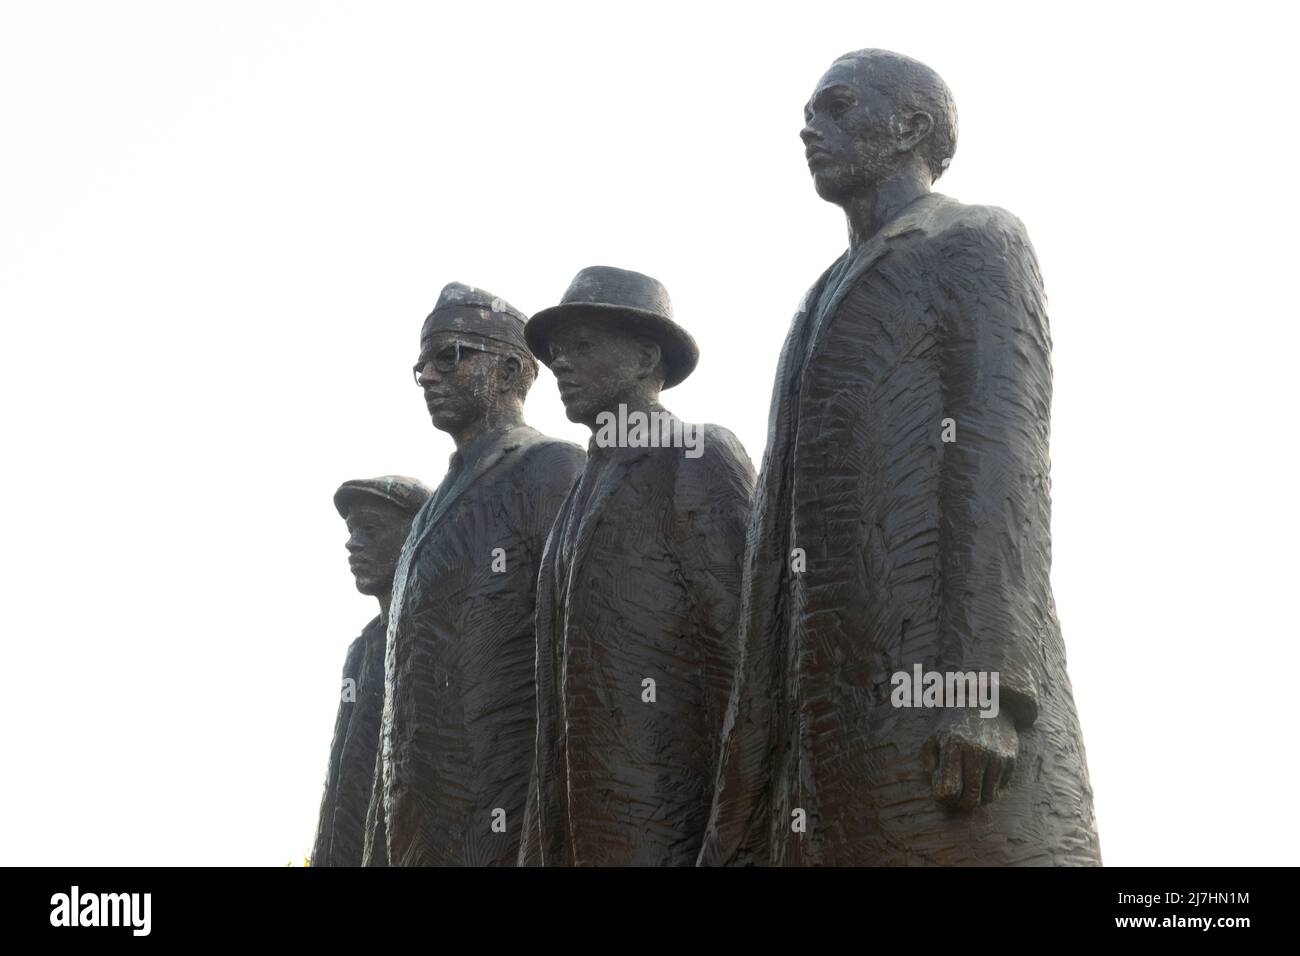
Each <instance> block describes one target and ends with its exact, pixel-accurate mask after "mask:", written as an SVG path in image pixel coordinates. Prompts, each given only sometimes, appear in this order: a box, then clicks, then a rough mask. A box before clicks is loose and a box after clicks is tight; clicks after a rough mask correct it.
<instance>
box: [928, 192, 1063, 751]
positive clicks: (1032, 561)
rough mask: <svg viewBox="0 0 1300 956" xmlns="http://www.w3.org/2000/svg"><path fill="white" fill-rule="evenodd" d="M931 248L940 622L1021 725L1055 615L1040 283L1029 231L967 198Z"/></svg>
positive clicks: (967, 664)
mask: <svg viewBox="0 0 1300 956" xmlns="http://www.w3.org/2000/svg"><path fill="white" fill-rule="evenodd" d="M939 249H940V252H941V255H942V260H941V262H940V264H939V265H938V266H937V267H936V275H937V276H938V277H939V278H938V282H939V284H940V286H941V290H940V296H939V300H938V301H939V307H940V311H941V312H942V317H943V318H942V321H943V323H944V334H943V337H942V346H941V355H940V359H941V377H942V382H943V394H944V403H945V406H944V416H945V419H946V420H945V421H944V422H943V423H940V426H941V428H942V427H943V426H947V430H948V435H947V436H946V438H945V440H944V441H943V443H942V445H941V453H942V456H943V457H942V467H941V487H940V516H939V518H940V524H939V527H940V548H941V560H942V575H943V584H942V588H943V592H942V606H941V611H940V626H941V629H942V631H943V633H944V640H945V646H947V647H950V648H956V647H959V648H960V659H961V665H962V669H963V670H965V671H984V672H997V673H998V675H999V690H1000V701H1001V706H1002V707H1003V708H1006V709H1007V710H1008V711H1009V713H1010V715H1011V716H1012V717H1013V719H1014V720H1015V722H1016V725H1017V726H1018V727H1020V728H1021V729H1024V728H1026V727H1028V726H1030V725H1032V724H1033V722H1034V720H1035V718H1036V717H1037V713H1038V695H1039V688H1040V686H1041V683H1042V671H1043V663H1042V661H1043V640H1044V634H1045V631H1046V629H1047V628H1048V626H1049V624H1050V621H1052V620H1054V618H1055V610H1054V607H1053V603H1052V595H1051V583H1050V570H1051V543H1050V540H1051V539H1050V529H1049V522H1050V515H1051V504H1050V469H1049V463H1048V431H1049V425H1050V415H1051V399H1052V370H1051V339H1050V335H1049V332H1048V325H1047V312H1046V305H1045V300H1044V296H1043V290H1042V280H1041V278H1040V276H1039V272H1038V265H1037V262H1036V260H1035V257H1034V252H1033V249H1032V247H1031V246H1030V244H1029V239H1028V237H1027V236H1026V234H1025V230H1024V227H1023V226H1022V225H1021V224H1020V221H1019V220H1017V219H1016V218H1015V217H1013V216H1011V215H1010V214H1009V213H1006V212H1004V211H1003V210H1000V209H993V208H987V207H986V208H981V207H969V212H968V213H967V214H966V215H965V216H964V217H963V218H962V219H961V220H959V221H958V222H957V223H955V224H954V225H952V226H950V227H949V228H948V229H947V230H946V231H945V233H944V234H943V235H942V237H941V240H940V242H939ZM947 419H950V420H951V421H947Z"/></svg>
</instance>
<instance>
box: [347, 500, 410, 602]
mask: <svg viewBox="0 0 1300 956" xmlns="http://www.w3.org/2000/svg"><path fill="white" fill-rule="evenodd" d="M347 524H348V543H347V549H348V567H350V568H351V569H352V576H353V577H354V578H355V579H356V582H357V590H358V591H360V592H361V593H362V594H368V595H371V596H372V597H379V596H380V595H383V594H386V593H388V591H389V589H391V588H392V586H393V574H394V572H395V571H396V570H397V558H398V555H399V554H400V553H401V550H402V544H403V543H404V542H405V541H406V535H407V533H408V532H409V531H410V530H411V516H410V515H409V514H407V513H406V512H405V511H403V510H402V509H401V508H398V507H397V506H396V505H393V504H390V503H389V502H387V501H384V500H383V499H381V498H375V499H374V500H373V501H359V502H357V503H356V504H355V505H353V506H352V508H351V510H350V511H348V516H347Z"/></svg>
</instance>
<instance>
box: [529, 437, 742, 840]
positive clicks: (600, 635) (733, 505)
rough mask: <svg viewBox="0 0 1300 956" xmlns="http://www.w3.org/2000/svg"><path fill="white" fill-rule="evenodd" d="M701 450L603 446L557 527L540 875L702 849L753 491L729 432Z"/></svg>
mask: <svg viewBox="0 0 1300 956" xmlns="http://www.w3.org/2000/svg"><path fill="white" fill-rule="evenodd" d="M702 447H703V454H702V455H701V456H700V457H699V458H695V459H692V458H687V457H685V456H684V454H683V450H682V449H680V448H617V449H614V448H605V449H601V448H597V447H595V446H594V444H593V446H592V447H591V448H590V449H589V454H588V464H587V470H586V471H585V472H584V474H583V476H582V479H581V481H580V482H579V483H578V484H577V485H576V486H575V487H574V489H573V492H572V493H571V494H570V495H569V497H568V499H567V500H566V501H565V504H564V507H563V508H562V509H561V511H560V514H559V517H558V518H557V519H556V523H555V528H554V530H553V531H552V533H551V536H550V538H549V540H548V541H547V545H546V554H545V556H544V557H543V559H542V569H541V578H540V581H539V584H538V603H537V706H538V727H537V754H536V764H535V767H534V771H533V781H532V785H531V789H530V793H529V820H528V822H527V831H526V834H525V838H524V841H525V842H524V846H523V848H522V850H521V854H520V860H521V863H523V864H525V865H545V866H571V865H653V866H689V865H692V864H693V863H694V861H695V857H696V855H697V854H698V851H699V847H700V841H701V839H702V838H703V835H704V826H705V823H706V821H707V819H708V812H709V804H710V801H711V797H712V789H713V776H714V773H715V770H716V759H717V741H718V734H719V733H720V731H721V727H722V717H723V713H724V711H725V709H726V702H727V694H728V691H729V689H730V685H731V675H732V671H733V666H734V659H735V642H736V615H737V611H738V609H739V594H740V563H741V558H742V556H743V553H744V535H745V520H746V517H747V514H748V508H749V499H750V494H751V492H752V490H753V482H754V470H753V466H752V465H751V464H750V462H749V458H748V457H747V456H746V454H745V451H744V449H743V447H742V446H741V445H740V443H739V442H738V441H737V440H736V438H735V436H733V435H732V434H731V433H730V432H728V431H727V430H726V429H723V428H718V427H716V426H705V430H704V432H703V444H702ZM647 680H653V681H654V685H653V689H654V700H653V701H652V702H651V701H648V700H646V699H645V698H646V697H648V696H649V694H648V691H649V689H650V685H647V684H646V683H645V682H646V681H647Z"/></svg>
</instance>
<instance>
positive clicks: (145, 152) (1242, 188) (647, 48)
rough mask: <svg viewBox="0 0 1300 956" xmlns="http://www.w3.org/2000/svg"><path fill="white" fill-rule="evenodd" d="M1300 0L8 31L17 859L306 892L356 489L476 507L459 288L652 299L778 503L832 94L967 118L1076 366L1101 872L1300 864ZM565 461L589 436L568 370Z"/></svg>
mask: <svg viewBox="0 0 1300 956" xmlns="http://www.w3.org/2000/svg"><path fill="white" fill-rule="evenodd" d="M1283 9H1284V5H1282V4H1277V5H1271V4H1270V5H1262V4H1261V5H1252V4H1247V3H1232V4H1216V5H1214V6H1213V7H1199V6H1195V5H1189V4H1176V5H1168V6H1165V5H1155V4H1151V5H1146V4H1139V3H1133V2H1126V3H1122V4H1117V5H1114V6H1105V5H1101V4H1096V3H1093V4H1088V5H1085V6H1079V5H1073V6H1071V7H1069V8H1067V7H1065V6H1064V5H1058V4H1044V3H1034V4H1025V5H1015V6H1004V5H993V4H985V3H964V4H953V5H946V4H938V3H933V2H930V3H925V4H917V3H912V2H907V3H903V2H891V3H868V2H863V0H857V2H853V3H843V4H817V3H810V2H800V3H797V4H794V3H791V4H782V5H780V6H774V7H766V6H759V5H757V4H753V3H749V4H737V5H727V6H725V7H724V6H723V5H721V4H713V3H708V4H705V3H699V2H695V3H689V4H682V5H671V4H665V3H662V2H659V3H655V4H653V5H652V4H642V5H638V6H637V7H635V8H633V7H624V6H621V5H617V6H616V5H613V4H610V3H596V4H590V5H581V6H579V5H573V6H568V7H565V8H564V10H563V12H558V11H557V9H555V8H553V5H551V4H546V5H542V4H531V5H525V4H519V5H504V4H489V3H483V2H475V3H458V4H455V5H451V4H437V5H434V4H418V5H416V4H413V5H410V6H404V5H396V4H382V3H376V2H366V3H355V4H326V3H301V4H294V3H230V2H222V3H210V4H195V3H184V4H178V3H153V4H138V3H137V4H113V5H109V4H92V3H84V4H53V3H39V4H38V3H13V2H5V3H4V5H3V6H0V321H2V322H3V325H2V326H0V329H2V331H3V338H2V340H0V341H3V346H0V390H2V391H0V398H2V399H3V408H4V415H3V430H4V431H3V441H2V443H0V448H3V450H4V458H5V464H4V466H3V472H2V473H0V483H2V484H3V500H4V501H5V502H6V505H7V508H6V520H5V522H4V525H5V528H6V531H7V535H8V541H7V542H6V547H5V548H4V551H3V557H0V562H2V563H3V567H2V568H0V580H2V581H3V603H2V604H0V635H3V640H4V652H3V661H4V663H3V672H4V677H5V680H4V684H5V687H6V693H5V695H4V698H3V699H4V709H3V719H2V721H0V727H3V729H2V730H0V766H3V767H4V768H5V769H4V773H5V777H6V784H5V785H4V786H3V787H0V862H3V863H36V864H146V863H158V864H169V863H170V864H208V863H211V864H272V865H277V864H283V863H284V862H286V861H287V860H289V859H290V858H294V859H295V860H297V861H300V860H301V857H302V856H303V855H304V854H305V853H306V852H307V851H308V850H309V849H310V845H311V839H312V835H313V832H314V826H315V820H316V812H317V808H318V804H319V800H320V794H321V787H322V783H323V780H324V773H325V764H326V759H327V756H328V748H329V743H330V735H331V732H332V729H333V720H334V712H335V708H336V706H337V701H338V679H339V670H340V668H341V666H342V663H343V656H344V651H345V649H346V647H347V645H348V643H349V642H350V641H351V640H352V639H353V638H354V637H355V636H356V635H357V634H358V633H360V630H361V628H362V626H363V625H364V624H365V622H366V621H367V620H369V619H370V617H371V616H372V615H373V614H374V613H375V610H376V608H375V604H374V602H373V600H372V599H369V598H365V597H362V596H361V595H359V594H357V593H356V591H355V589H354V588H353V584H352V578H351V575H350V573H349V571H348V567H347V563H346V560H345V558H346V554H345V552H344V548H343V542H344V540H345V537H346V532H345V528H344V526H343V522H342V521H341V520H340V519H339V518H338V516H337V514H336V513H335V511H334V509H333V506H332V504H331V495H332V493H333V491H334V489H335V487H336V486H337V485H338V484H339V483H340V482H341V481H343V480H344V479H348V478H353V477H364V476H371V475H377V474H384V473H390V472H395V473H405V474H411V475H417V476H419V477H421V478H423V479H424V480H425V481H427V482H429V483H430V484H436V482H437V481H438V480H439V478H440V477H441V475H442V472H443V470H444V469H445V467H446V461H447V456H448V455H449V454H450V453H451V451H452V445H451V442H450V440H449V439H448V438H446V437H445V436H443V435H442V434H441V433H439V432H436V431H435V430H434V429H433V427H432V426H431V425H430V423H429V421H428V419H427V416H426V413H425V409H424V405H423V402H422V400H421V397H420V394H419V392H418V391H417V390H416V388H415V386H414V385H413V384H412V383H411V379H410V371H409V369H410V366H411V364H412V362H413V361H414V359H415V356H416V352H417V348H418V337H419V328H420V323H421V321H422V320H423V318H424V316H425V314H426V313H427V312H428V311H429V308H430V307H431V306H432V304H433V302H434V299H435V297H436V295H437V293H438V290H439V289H440V288H441V287H442V285H443V284H444V283H446V282H448V281H450V280H453V279H455V280H461V281H465V282H469V283H472V284H475V285H480V286H483V287H484V288H487V289H489V290H491V291H493V292H495V293H497V294H499V295H501V296H503V297H505V298H506V299H508V300H510V301H511V302H513V303H514V304H515V305H517V306H519V307H520V308H521V309H523V310H524V311H526V312H529V313H532V312H534V311H537V310H539V309H541V308H543V307H545V306H547V305H551V304H554V303H555V302H557V301H558V299H559V296H560V295H561V293H562V292H563V291H564V289H565V287H566V286H567V285H568V283H569V280H570V279H571V277H572V276H573V274H574V273H575V272H576V271H577V270H578V269H579V268H581V267H583V266H587V265H593V264H607V265H617V266H622V267H626V268H632V269H637V270H640V271H643V272H647V273H649V274H651V275H653V276H655V277H657V278H659V279H661V280H662V281H663V282H664V283H665V284H666V285H667V286H668V288H669V291H670V293H671V295H672V297H673V302H674V306H675V309H676V313H677V317H678V319H679V321H680V322H681V323H682V324H683V325H684V326H685V327H686V328H687V329H689V330H690V331H691V332H692V333H693V334H694V335H695V336H696V338H697V339H698V341H699V343H700V347H701V351H702V360H701V362H700V366H699V369H698V371H697V372H696V373H695V375H694V377H692V378H691V379H690V380H688V381H687V382H686V383H685V384H684V385H682V386H681V387H679V388H677V389H674V390H672V391H670V392H668V393H666V395H665V400H666V404H667V405H668V406H669V407H670V408H672V409H673V410H674V411H676V412H677V413H678V414H680V415H682V416H683V417H684V418H686V419H687V420H693V421H712V422H717V423H720V424H723V425H726V426H728V427H730V428H731V429H732V430H733V431H735V432H736V433H737V434H738V435H739V436H740V438H741V439H742V440H743V441H744V442H745V444H746V446H747V447H748V449H749V452H750V455H751V457H752V458H753V459H754V461H755V464H756V465H757V464H758V462H759V460H760V459H761V456H762V452H763V445H764V441H765V437H766V427H767V422H766V419H767V408H768V400H769V397H770V392H771V386H772V375H773V371H774V368H775V364H776V358H777V351H778V349H779V347H780V345H781V342H782V340H783V337H784V335H785V332H786V329H787V326H788V323H789V320H790V317H791V315H792V313H793V311H794V308H795V305H796V303H797V302H798V300H799V298H800V296H801V295H802V294H803V292H804V290H805V288H806V287H807V286H809V285H810V284H811V283H812V282H813V281H814V280H815V279H816V277H817V276H818V274H819V273H820V272H821V270H822V269H823V268H825V267H826V266H827V265H828V264H829V263H830V262H831V261H832V260H833V259H834V257H835V256H836V255H837V254H838V252H839V251H840V250H841V249H842V248H843V247H844V245H845V232H844V227H843V223H842V218H841V215H840V213H839V211H838V210H837V209H836V208H835V207H833V206H830V205H828V204H826V203H823V202H822V201H821V200H819V199H818V198H817V196H816V194H815V193H814V192H813V189H812V186H811V182H810V180H809V176H808V172H807V169H806V166H805V164H804V159H803V153H802V145H801V143H800V142H799V139H798V132H799V129H800V128H801V126H802V117H801V110H802V107H803V104H804V101H805V100H806V99H807V97H808V95H809V93H810V92H811V90H812V88H813V85H814V83H815V82H816V80H817V79H818V77H819V76H820V75H821V73H822V72H823V71H824V69H825V68H826V67H827V66H828V65H829V63H830V61H831V60H832V59H834V57H835V56H837V55H839V54H840V53H843V52H846V51H848V50H851V49H856V48H859V47H864V46H879V47H885V48H889V49H894V50H898V51H900V52H903V53H907V54H909V55H912V56H915V57H917V58H918V59H921V60H923V61H924V62H926V63H928V64H930V65H931V66H933V67H935V68H936V69H937V70H938V71H939V72H940V73H941V74H942V75H943V76H944V78H945V79H946V80H947V81H948V83H949V85H950V86H951V87H952V89H953V90H954V92H955V94H956V98H957V103H958V108H959V111H960V139H959V145H958V149H957V155H956V158H955V160H954V163H953V165H952V167H951V169H950V171H949V172H948V174H947V175H945V177H944V178H943V179H942V180H941V181H940V183H939V186H938V188H939V190H940V191H942V192H944V193H946V194H948V195H951V196H954V197H956V198H958V199H961V200H963V201H965V202H971V203H990V204H995V205H999V206H1003V207H1005V208H1007V209H1010V210H1011V211H1012V212H1014V213H1015V214H1016V215H1018V216H1019V217H1020V218H1021V219H1022V220H1024V222H1025V224H1026V225H1027V227H1028V229H1029V232H1030V235H1031V237H1032V238H1033V241H1034V244H1035V246H1036V248H1037V251H1038V254H1039V258H1040V262H1041V265H1042V268H1043V272H1044V275H1045V278H1046V281H1047V287H1048V293H1049V296H1050V305H1051V321H1052V331H1053V335H1054V340H1055V354H1054V362H1055V369H1056V396H1055V406H1054V415H1053V422H1052V459H1053V474H1054V484H1053V500H1054V522H1053V532H1054V551H1055V566H1054V568H1053V581H1054V585H1055V593H1056V598H1057V604H1058V609H1059V612H1060V617H1061V621H1062V626H1063V628H1064V633H1065V639H1066V645H1067V647H1068V649H1069V661H1070V672H1071V676H1072V679H1073V682H1074V688H1075V697H1076V700H1077V703H1078V709H1079V714H1080V718H1081V720H1082V723H1083V728H1084V734H1085V741H1086V746H1087V753H1088V762H1089V768H1090V771H1091V776H1092V783H1093V787H1094V790H1095V792H1096V807H1097V817H1098V822H1099V828H1100V833H1101V841H1102V850H1103V854H1104V857H1105V859H1106V862H1107V863H1108V864H1112V865H1122V864H1149V863H1174V864H1194V863H1225V864H1226V863H1282V862H1294V861H1295V855H1296V850H1297V846H1296V843H1295V837H1294V827H1293V826H1292V825H1291V823H1290V822H1289V821H1291V820H1292V818H1293V816H1294V812H1293V810H1292V808H1291V807H1290V805H1289V803H1288V801H1289V799H1290V798H1291V797H1292V796H1293V795H1294V793H1295V792H1296V784H1297V782H1300V775H1298V774H1297V770H1296V761H1295V760H1294V759H1293V757H1292V755H1291V751H1292V749H1293V747H1294V712H1295V711H1294V705H1293V694H1294V692H1295V674H1296V673H1297V670H1296V668H1297V665H1298V664H1300V661H1298V660H1297V650H1296V640H1297V637H1298V636H1300V635H1298V634H1297V627H1296V623H1295V621H1296V612H1295V609H1294V595H1295V591H1296V582H1295V575H1294V572H1295V569H1296V560H1295V556H1296V550H1295V548H1296V540H1297V535H1298V533H1300V526H1298V522H1297V520H1296V514H1295V495H1296V487H1297V472H1296V463H1297V448H1296V442H1297V438H1296V429H1295V424H1294V420H1295V415H1296V403H1295V399H1294V388H1293V387H1292V382H1293V381H1294V379H1295V377H1296V376H1295V374H1294V372H1293V363H1294V362H1295V359H1296V353H1297V345H1298V344H1300V336H1298V335H1297V332H1296V319H1297V315H1296V313H1297V309H1296V304H1295V303H1296V295H1297V291H1296V290H1297V286H1296V283H1295V279H1294V274H1295V271H1296V261H1295V245H1296V243H1295V237H1296V221H1297V212H1300V210H1298V209H1297V203H1296V200H1295V196H1294V194H1293V193H1292V192H1291V191H1290V188H1289V186H1288V180H1289V179H1290V178H1291V177H1290V175H1289V173H1290V165H1291V163H1292V161H1293V160H1294V158H1295V156H1296V146H1297V142H1296V140H1297V136H1296V126H1295V121H1294V110H1295V94H1296V86H1297V84H1296V77H1295V72H1294V70H1293V67H1292V63H1293V62H1294V51H1293V49H1292V42H1293V40H1294V37H1295V35H1296V34H1295V30H1294V25H1291V24H1286V23H1284V22H1283V17H1282V14H1280V13H1277V12H1271V11H1281V10H1283ZM528 414H529V418H530V421H531V423H532V424H533V425H535V426H537V427H539V428H541V429H542V430H544V431H547V432H550V433H552V434H555V435H560V436H563V437H567V438H570V439H573V440H576V441H585V438H586V435H585V432H584V431H583V430H582V429H580V428H579V427H578V426H575V425H572V424H571V423H569V422H568V421H567V420H565V418H564V414H563V408H562V406H561V405H560V402H559V399H558V396H557V394H556V391H555V384H554V379H553V378H552V377H551V376H550V375H549V374H548V373H546V372H543V373H542V376H541V377H540V378H539V380H538V383H537V386H536V387H535V388H534V391H533V394H532V397H531V398H530V400H529V403H528Z"/></svg>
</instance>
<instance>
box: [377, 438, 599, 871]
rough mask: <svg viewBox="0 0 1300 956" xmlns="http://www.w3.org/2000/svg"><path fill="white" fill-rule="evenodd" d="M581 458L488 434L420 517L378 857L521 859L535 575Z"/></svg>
mask: <svg viewBox="0 0 1300 956" xmlns="http://www.w3.org/2000/svg"><path fill="white" fill-rule="evenodd" d="M583 460H584V455H583V452H582V449H580V448H578V447H577V446H576V445H573V444H570V443H569V442H562V441H555V440H553V439H548V438H547V437H546V436H545V435H542V434H541V433H540V432H537V431H535V430H533V429H532V428H529V427H527V426H519V427H517V428H513V429H510V430H508V431H505V432H502V433H496V434H491V435H487V436H483V437H482V438H480V439H478V440H476V441H475V442H473V443H471V444H470V445H469V446H467V447H466V448H465V449H463V450H462V451H460V452H457V454H455V455H453V456H452V467H451V469H450V471H449V472H448V475H447V477H446V479H444V481H443V483H442V485H441V486H439V488H438V490H437V491H435V492H434V494H433V496H432V497H431V498H430V499H429V501H428V503H427V504H426V505H425V506H424V507H423V508H422V509H421V510H420V512H419V513H418V514H417V515H416V517H415V520H414V522H413V523H412V526H411V534H410V537H409V538H408V539H407V541H406V544H405V545H404V546H403V548H402V554H401V557H400V558H399V561H398V566H397V574H396V577H395V579H394V582H393V601H392V607H391V610H390V619H389V627H388V641H387V658H386V665H385V675H386V680H387V691H386V694H385V700H384V716H383V731H382V748H383V750H382V754H381V762H380V771H381V777H382V779H381V781H380V785H379V787H378V788H377V790H378V793H377V796H376V801H375V806H374V812H373V813H372V814H371V820H372V825H373V826H374V828H375V829H374V830H373V831H372V833H371V834H370V836H369V847H368V853H369V857H370V858H369V859H368V863H369V864H370V865H376V864H382V863H384V862H387V863H388V865H392V866H431V865H443V866H446V865H467V866H483V865H504V866H513V865H514V864H515V862H516V857H517V855H518V849H519V835H520V831H521V828H522V823H523V811H524V804H525V799H526V794H527V786H528V774H529V769H530V767H531V765H532V753H533V738H534V720H535V715H536V710H535V704H534V700H533V653H534V638H533V610H534V606H535V592H536V582H537V569H538V565H539V563H540V561H541V556H542V547H543V545H544V544H545V541H546V535H547V532H548V531H549V530H550V527H551V523H552V522H553V520H554V518H555V513H556V511H557V510H558V509H559V507H560V504H561V502H562V501H563V500H564V496H565V494H566V493H567V492H568V490H569V487H570V485H571V484H572V483H573V481H574V479H575V478H576V477H577V475H578V473H579V472H580V471H581V469H582V463H583ZM381 847H386V851H387V852H386V855H385V856H386V859H385V857H380V858H376V857H378V856H379V854H378V853H377V852H376V851H377V850H378V849H379V848H381Z"/></svg>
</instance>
